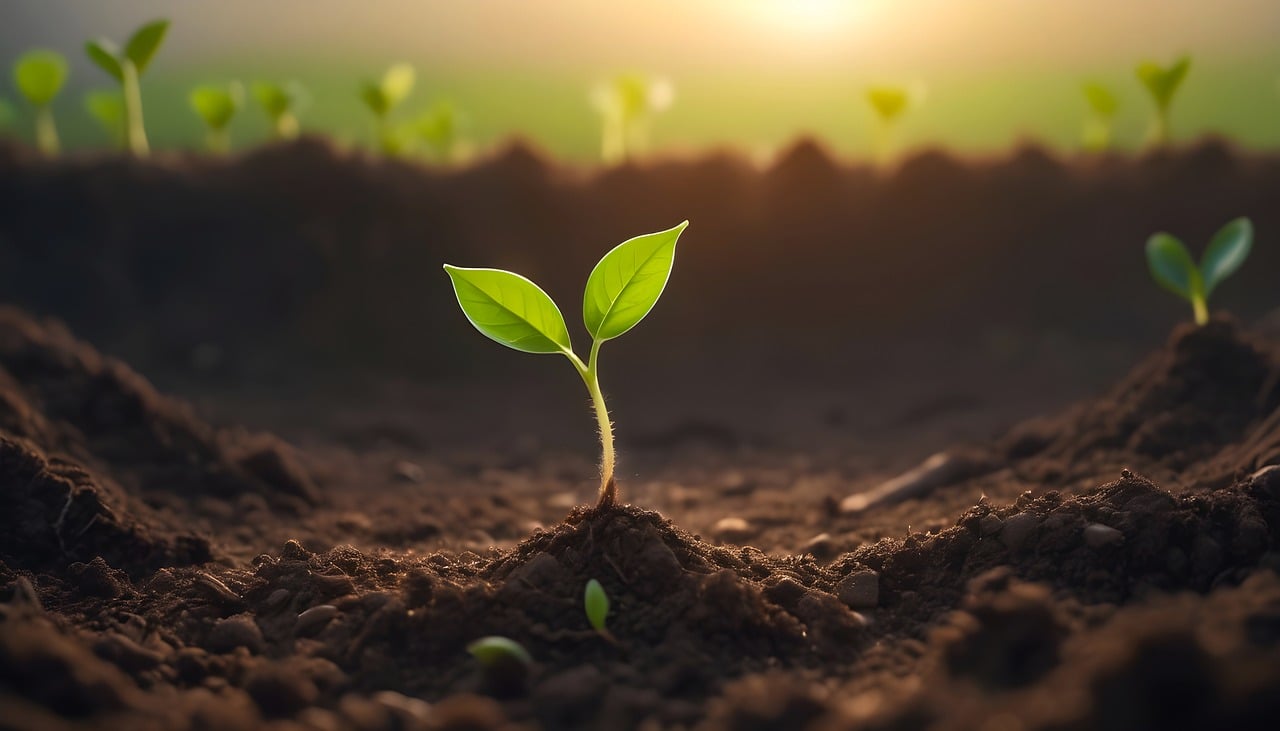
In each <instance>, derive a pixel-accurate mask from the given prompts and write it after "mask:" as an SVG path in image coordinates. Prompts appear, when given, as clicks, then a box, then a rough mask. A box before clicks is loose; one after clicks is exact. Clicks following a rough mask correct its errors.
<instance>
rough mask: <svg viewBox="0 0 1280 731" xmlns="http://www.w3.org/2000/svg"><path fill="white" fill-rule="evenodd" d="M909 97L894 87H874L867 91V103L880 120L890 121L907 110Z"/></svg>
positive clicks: (906, 93)
mask: <svg viewBox="0 0 1280 731" xmlns="http://www.w3.org/2000/svg"><path fill="white" fill-rule="evenodd" d="M910 101H911V95H910V94H909V93H908V92H907V90H906V89H903V88H900V87H896V86H876V87H872V88H870V89H867V103H868V104H870V105H871V108H872V109H874V110H876V114H877V115H879V117H880V118H881V119H884V120H888V121H892V120H894V119H897V118H898V117H900V116H901V115H902V113H903V112H905V111H906V110H907V105H908V104H909V103H910Z"/></svg>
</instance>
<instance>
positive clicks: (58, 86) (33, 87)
mask: <svg viewBox="0 0 1280 731" xmlns="http://www.w3.org/2000/svg"><path fill="white" fill-rule="evenodd" d="M67 73H68V67H67V59H66V57H64V56H63V55H62V54H61V53H57V52H55V51H46V50H37V51H28V52H27V53H26V54H24V55H23V56H22V58H20V59H18V62H17V63H16V64H15V65H14V67H13V84H14V86H16V87H17V89H18V92H19V93H21V94H22V96H23V98H24V99H26V100H27V103H28V104H30V105H31V107H32V108H33V109H34V110H35V125H36V148H37V149H38V150H40V152H42V153H44V154H46V155H56V154H58V151H59V149H60V147H61V146H60V145H59V144H58V126H57V124H55V123H54V121H53V100H54V99H55V98H56V97H57V96H58V93H59V92H61V91H62V87H63V85H64V84H66V83H67Z"/></svg>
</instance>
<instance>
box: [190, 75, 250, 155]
mask: <svg viewBox="0 0 1280 731" xmlns="http://www.w3.org/2000/svg"><path fill="white" fill-rule="evenodd" d="M188 101H190V102H191V108H192V109H193V110H195V113H196V114H197V115H198V116H199V117H200V119H201V120H202V121H204V124H205V127H207V128H208V130H207V132H206V145H207V147H208V149H209V152H213V153H217V154H226V153H227V152H229V151H230V150H231V134H230V132H229V131H228V129H227V128H228V127H229V126H230V125H231V120H232V119H234V118H235V116H236V112H238V111H240V104H241V103H242V102H243V101H244V87H242V86H241V85H240V82H238V81H233V82H231V83H230V84H227V85H226V86H198V87H196V88H194V89H192V90H191V94H190V96H189V97H188Z"/></svg>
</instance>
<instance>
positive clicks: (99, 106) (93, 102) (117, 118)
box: [84, 89, 125, 147]
mask: <svg viewBox="0 0 1280 731" xmlns="http://www.w3.org/2000/svg"><path fill="white" fill-rule="evenodd" d="M84 109H85V111H86V112H88V113H89V116H90V117H93V118H94V119H95V120H97V122H98V124H99V125H100V126H101V127H102V129H103V131H104V132H106V133H107V137H108V138H110V140H111V144H112V146H114V147H123V146H124V128H125V124H124V116H125V112H124V97H123V96H122V95H121V94H120V92H118V91H111V90H104V89H99V90H98V91H91V92H89V93H88V94H85V95H84Z"/></svg>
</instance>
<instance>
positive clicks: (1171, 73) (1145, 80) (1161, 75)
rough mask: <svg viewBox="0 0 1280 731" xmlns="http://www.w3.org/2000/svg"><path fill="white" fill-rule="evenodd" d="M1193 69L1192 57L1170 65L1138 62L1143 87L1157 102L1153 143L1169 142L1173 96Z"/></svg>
mask: <svg viewBox="0 0 1280 731" xmlns="http://www.w3.org/2000/svg"><path fill="white" fill-rule="evenodd" d="M1190 70H1191V57H1190V56H1183V57H1181V58H1179V59H1178V60H1177V61H1174V62H1173V63H1172V64H1170V65H1168V66H1161V65H1160V64H1158V63H1156V62H1155V61H1144V62H1142V63H1140V64H1138V68H1137V69H1136V70H1135V73H1136V74H1137V76H1138V80H1139V81H1141V82H1142V85H1143V87H1145V88H1146V90H1147V92H1148V93H1149V94H1151V101H1152V102H1153V103H1154V104H1155V107H1156V109H1155V117H1153V118H1152V122H1151V143H1152V144H1153V145H1156V146H1158V147H1159V146H1163V145H1166V144H1168V143H1169V140H1170V137H1171V134H1172V130H1171V127H1170V124H1169V108H1170V107H1171V106H1172V105H1173V97H1174V95H1175V94H1177V93H1178V89H1179V87H1181V86H1182V82H1183V80H1185V79H1186V78H1187V72H1188V71H1190Z"/></svg>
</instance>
